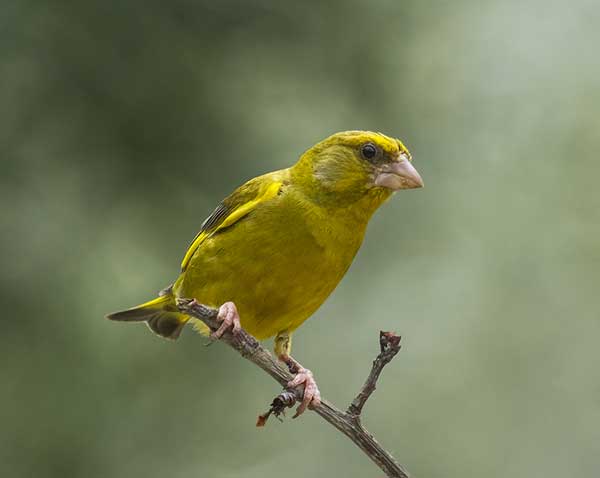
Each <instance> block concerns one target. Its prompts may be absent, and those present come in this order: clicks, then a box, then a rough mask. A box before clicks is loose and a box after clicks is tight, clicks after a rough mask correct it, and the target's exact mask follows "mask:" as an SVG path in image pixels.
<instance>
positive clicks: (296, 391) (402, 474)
mask: <svg viewBox="0 0 600 478" xmlns="http://www.w3.org/2000/svg"><path fill="white" fill-rule="evenodd" d="M177 305H178V307H179V310H180V311H181V312H183V313H185V314H188V315H191V316H192V317H195V318H197V319H199V320H201V321H202V322H204V323H205V324H206V325H207V326H208V327H210V328H211V329H212V330H216V329H217V328H218V327H219V322H217V319H216V317H217V310H215V309H212V308H209V307H206V306H204V305H202V304H199V303H198V302H196V301H195V300H193V299H178V300H177ZM221 341H222V342H225V343H226V344H227V345H229V346H230V347H232V348H233V349H235V350H236V351H237V352H238V353H239V354H240V355H242V357H244V358H245V359H247V360H250V361H251V362H252V363H254V364H255V365H258V366H259V367H260V368H261V369H263V370H264V371H265V372H266V373H268V374H269V375H270V376H271V377H272V378H273V379H275V380H276V381H277V382H278V383H279V384H280V385H281V386H282V387H283V388H284V390H283V392H281V393H280V394H279V395H278V396H277V397H275V399H274V400H273V403H272V404H271V409H270V410H269V411H268V412H267V413H265V414H264V415H261V416H260V417H259V419H258V422H257V426H262V425H264V424H265V422H266V420H267V418H268V417H269V416H270V415H271V414H274V415H276V416H279V415H280V414H281V413H283V411H284V409H285V408H287V407H292V406H293V405H294V404H295V403H296V402H298V401H301V400H302V395H303V393H304V387H303V386H299V387H295V388H293V389H289V388H287V384H288V382H289V381H290V380H291V379H292V378H293V377H292V375H291V374H290V372H289V371H288V370H287V368H284V367H283V366H282V365H280V364H279V363H278V362H277V360H275V359H274V358H273V356H272V355H271V354H270V353H269V352H268V351H267V350H266V349H265V348H264V347H262V346H261V345H260V344H259V343H258V341H257V340H256V339H255V338H254V337H252V336H251V335H250V334H248V333H247V332H246V331H245V330H243V329H242V330H241V331H240V332H239V333H237V334H236V335H233V334H232V333H231V332H230V331H227V332H225V334H223V336H222V337H221ZM379 343H380V349H381V352H380V353H379V355H378V356H377V358H376V359H375V360H374V361H373V368H372V369H371V373H370V374H369V376H368V378H367V380H366V382H365V384H364V385H363V387H362V389H361V391H360V392H359V394H358V395H357V396H356V398H355V399H354V400H353V401H352V403H351V405H350V407H349V408H348V411H347V412H346V413H344V412H342V411H341V410H339V409H338V408H336V407H335V406H333V405H332V404H331V403H329V402H328V401H326V400H321V404H320V405H318V406H316V407H312V408H311V409H312V410H313V411H314V412H315V413H316V414H317V415H319V416H320V417H321V418H323V419H324V420H325V421H327V422H328V423H329V424H330V425H332V426H334V427H335V428H337V429H338V430H339V431H340V432H342V433H343V434H344V435H346V436H347V437H348V438H350V440H352V441H353V442H354V443H355V444H356V445H357V446H358V447H359V448H360V449H361V450H362V451H363V452H364V453H365V454H366V455H367V456H368V457H369V458H370V459H371V460H372V461H373V462H374V463H375V464H376V465H377V466H378V467H379V468H380V469H381V470H382V471H383V472H384V473H385V474H386V476H388V477H390V478H408V473H407V472H406V471H405V470H404V469H403V468H402V466H401V465H400V464H399V463H398V462H397V461H396V460H395V459H394V457H393V456H392V455H391V454H390V453H389V452H388V451H386V450H385V449H384V448H383V447H382V446H381V445H380V444H379V443H378V442H377V441H376V440H375V438H374V437H373V435H371V434H370V433H369V432H368V431H367V430H366V429H365V428H364V427H363V426H362V424H361V421H360V414H361V412H362V409H363V407H364V405H365V403H366V401H367V400H368V398H369V397H370V396H371V394H372V393H373V391H374V390H375V384H376V382H377V379H378V378H379V375H380V374H381V371H382V370H383V367H385V365H387V364H388V363H389V362H390V361H391V360H392V359H393V358H394V356H395V355H396V354H397V353H398V351H399V350H400V337H399V336H397V335H395V334H394V333H392V332H381V333H380V337H379Z"/></svg>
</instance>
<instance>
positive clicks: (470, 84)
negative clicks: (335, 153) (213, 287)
mask: <svg viewBox="0 0 600 478" xmlns="http://www.w3.org/2000/svg"><path fill="white" fill-rule="evenodd" d="M599 44H600V4H599V3H598V2H597V0H587V1H586V0H577V1H573V2H559V1H542V0H526V1H511V0H509V1H499V0H498V1H490V2H485V1H484V2H481V1H476V0H457V1H454V2H442V1H439V2H424V1H417V0H411V1H392V0H378V1H346V2H343V1H341V0H338V1H329V2H276V1H273V0H272V1H264V0H263V1H253V2H244V1H240V0H225V1H221V2H214V1H213V2H211V1H196V2H191V1H188V0H172V1H169V2H165V1H156V0H146V1H143V2H142V1H135V0H130V1H119V2H117V1H107V0H103V1H100V0H88V1H85V2H74V1H66V0H56V1H53V2H49V1H46V2H33V1H27V0H23V1H19V2H13V1H6V0H3V1H2V2H1V3H0V161H1V169H0V200H1V203H0V204H1V206H0V207H1V211H2V213H1V215H0V221H1V224H0V226H1V228H0V231H1V236H0V258H1V268H0V281H1V283H0V285H1V288H0V300H1V302H2V308H3V312H2V319H1V320H2V322H1V323H2V328H1V331H0V377H1V380H0V392H1V393H0V475H1V476H6V477H36V478H37V477H52V478H53V477H61V478H62V477H86V478H95V477H102V478H104V477H111V478H120V477H138V476H145V477H162V476H168V477H181V478H184V477H196V476H207V477H227V478H238V477H240V478H241V477H254V476H256V477H266V478H268V477H276V476H286V477H287V478H300V477H305V476H356V477H359V476H361V477H367V476H373V477H375V476H379V475H380V474H381V473H380V472H379V470H377V469H376V468H374V466H373V465H372V464H371V463H370V462H369V461H368V460H367V458H365V457H364V456H363V455H362V454H361V453H360V452H359V451H358V450H357V449H355V448H354V446H353V445H352V444H351V443H350V442H349V441H347V440H346V439H345V438H344V437H343V436H342V435H340V434H339V433H337V432H335V431H334V430H333V429H331V428H330V427H329V426H328V425H326V424H325V423H323V422H322V421H321V420H320V419H319V418H318V417H316V416H314V415H313V414H310V413H309V414H307V415H306V416H304V417H303V418H302V419H300V420H297V421H291V420H290V419H287V420H285V422H284V423H283V424H281V423H278V422H277V421H275V420H273V421H272V422H270V423H269V424H268V426H267V428H266V429H256V428H255V427H254V422H255V419H256V416H257V415H258V414H259V413H261V412H264V411H265V409H266V408H267V405H268V403H269V401H270V400H271V399H272V398H273V396H275V395H276V394H277V393H278V391H279V388H278V386H277V385H276V384H275V383H274V382H273V381H272V380H270V379H269V378H268V377H267V376H266V375H265V374H264V373H262V372H260V371H259V370H257V369H256V368H254V367H253V366H252V365H251V364H249V363H246V362H243V361H242V360H241V359H240V358H239V357H238V356H236V355H234V354H233V353H232V352H231V351H230V350H228V349H226V348H225V347H223V346H220V345H218V344H216V345H213V346H211V347H208V348H207V347H204V343H205V339H203V338H201V337H200V336H198V335H195V334H193V333H192V331H191V330H188V331H186V333H184V335H183V337H182V338H181V339H180V340H179V341H178V342H176V343H170V342H167V341H163V340H161V339H159V338H157V337H154V336H153V335H152V334H150V332H149V331H148V330H147V329H146V328H145V327H143V326H136V325H123V324H118V323H113V322H109V321H106V320H104V318H103V316H104V314H106V313H108V312H111V311H114V310H118V309H122V308H125V307H129V306H132V305H135V304H137V303H139V302H142V301H144V300H147V299H149V298H151V297H153V296H154V295H155V294H156V292H157V291H158V290H160V289H161V288H162V287H164V286H166V285H168V284H169V283H170V282H171V281H172V280H174V279H175V277H176V276H177V273H178V265H179V261H180V259H181V257H182V256H183V253H184V251H185V248H186V246H187V244H188V243H189V241H190V240H191V239H192V238H193V236H194V234H195V233H196V231H197V230H198V228H199V226H200V224H201V222H202V221H203V219H204V218H205V217H206V216H207V215H208V214H209V213H210V212H211V210H212V209H213V208H214V206H215V205H216V204H217V203H218V202H219V201H220V200H221V199H222V198H223V197H224V196H225V195H227V194H228V193H229V192H231V191H232V190H233V189H234V188H235V187H236V186H238V185H239V184H241V183H243V182H244V181H245V180H247V179H249V178H251V177H254V176H256V175H259V174H262V173H264V172H267V171H270V170H273V169H278V168H282V167H287V166H289V165H290V164H292V163H293V162H294V161H295V159H296V158H297V157H298V155H299V154H300V153H301V152H302V151H303V150H305V149H306V148H308V147H310V146H311V145H312V144H314V143H316V142H317V141H319V140H320V139H322V138H324V137H325V136H327V135H329V134H331V133H333V132H336V131H339V130H347V129H369V130H376V131H382V132H384V133H386V134H389V135H393V136H397V137H400V138H402V139H403V141H404V142H405V144H406V145H407V146H408V148H409V149H410V150H411V152H412V153H413V156H414V164H415V166H416V167H417V168H418V170H419V171H420V172H421V175H422V176H423V178H424V180H425V184H426V187H425V188H424V189H422V190H418V191H404V192H401V193H399V194H397V195H396V196H395V197H394V198H393V199H392V200H391V201H390V202H389V203H387V204H386V205H385V206H384V207H383V208H382V209H381V210H380V211H379V212H378V213H377V215H376V217H375V218H374V219H373V221H372V223H371V226H370V229H369V231H368V234H367V238H366V241H365V244H364V246H363V248H362V249H361V252H360V253H359V255H358V257H357V259H356V261H355V263H354V265H353V266H352V268H351V270H350V271H349V273H348V275H347V277H346V278H345V280H344V281H343V283H342V284H341V285H340V286H339V288H338V289H337V291H336V292H335V293H334V295H333V296H332V297H331V299H330V300H329V301H328V302H327V303H326V304H325V305H324V306H323V307H322V308H321V310H320V311H319V312H318V313H317V314H316V315H315V317H313V318H312V319H311V320H309V321H308V322H307V323H306V324H305V325H304V326H303V327H302V328H301V330H300V331H299V332H298V333H297V334H296V336H295V347H294V352H295V355H296V356H297V357H298V359H299V360H300V361H302V362H303V363H304V364H305V365H306V366H308V367H310V368H311V369H313V371H314V372H315V374H316V377H317V380H318V382H319V384H320V387H321V390H322V392H323V394H324V396H325V397H327V398H328V399H330V400H332V401H333V402H335V403H336V404H338V405H340V406H345V405H346V404H348V403H349V401H350V400H351V398H352V396H353V394H354V393H355V392H356V391H357V390H358V388H359V386H360V385H361V384H362V382H363V380H364V378H365V377H366V374H367V371H368V369H369V366H370V361H371V360H372V359H373V357H374V356H375V354H376V351H377V335H378V331H379V330H380V329H384V330H387V329H390V330H395V331H397V332H398V333H400V334H401V335H402V336H403V343H404V346H403V349H402V351H401V353H400V355H399V356H398V358H397V359H396V360H395V361H394V362H393V363H392V365H390V366H389V367H388V368H387V369H386V370H385V371H384V374H383V376H382V381H381V383H380V386H379V387H378V389H377V392H375V394H374V396H373V397H372V399H371V400H370V401H369V403H368V404H367V407H366V409H365V418H364V420H365V424H366V425H367V427H368V428H369V429H370V430H371V431H372V432H373V433H374V434H375V435H376V436H377V437H378V439H379V440H380V441H381V442H382V444H383V445H385V446H386V447H387V448H388V449H390V450H391V451H392V452H393V453H394V454H395V456H396V457H397V458H398V459H399V460H400V461H401V462H402V463H403V464H404V465H405V466H406V467H407V468H408V470H409V471H410V472H411V473H413V474H414V475H415V476H420V477H471V476H472V477H487V478H493V477H501V476H517V477H542V476H544V477H548V476H577V477H595V476H598V473H599V472H600V381H599V379H598V363H599V359H600V348H599V345H598V344H599V343H600V320H599V319H600V294H599V291H600V288H599V287H600V191H599V186H598V184H599V183H598V181H599V179H598V178H599V177H600V162H599V160H598V151H599V150H600V134H599V132H600V81H599V78H600V62H599V60H598V45H599ZM268 345H269V347H270V344H268Z"/></svg>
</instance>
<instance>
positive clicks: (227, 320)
mask: <svg viewBox="0 0 600 478" xmlns="http://www.w3.org/2000/svg"><path fill="white" fill-rule="evenodd" d="M217 320H218V321H219V322H221V325H220V326H219V328H218V329H217V330H215V331H214V332H213V333H212V334H210V338H211V339H213V340H218V339H220V338H221V336H222V335H223V334H224V333H225V331H226V330H227V329H231V333H232V334H237V333H238V332H239V331H240V330H241V329H242V326H241V325H240V314H238V311H237V308H236V307H235V304H234V303H233V302H225V303H224V304H223V305H222V306H221V307H219V313H218V315H217Z"/></svg>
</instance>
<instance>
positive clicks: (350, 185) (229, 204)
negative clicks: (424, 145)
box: [108, 131, 423, 414]
mask: <svg viewBox="0 0 600 478" xmlns="http://www.w3.org/2000/svg"><path fill="white" fill-rule="evenodd" d="M411 161H412V159H411V155H410V153H409V152H408V150H407V149H406V147H405V146H404V145H403V144H402V142H401V141H400V140H398V139H394V138H390V137H388V136H385V135H383V134H381V133H373V132H369V131H345V132H340V133H336V134H334V135H332V136H330V137H328V138H326V139H325V140H323V141H321V142H319V143H318V144H316V145H315V146H313V147H312V148H310V149H309V150H307V151H306V152H305V153H304V154H302V155H301V156H300V159H299V160H298V162H297V163H296V164H294V165H293V166H292V167H290V168H287V169H282V170H279V171H274V172H272V173H268V174H265V175H263V176H259V177H256V178H254V179H251V180H250V181H248V182H247V183H245V184H244V185H242V186H240V187H239V188H238V189H236V190H235V191H234V192H233V193H232V194H231V195H230V196H228V197H227V198H226V199H225V200H224V201H223V202H222V203H221V204H219V206H218V207H217V208H216V209H215V210H214V211H213V213H212V214H211V215H210V216H209V217H208V218H207V219H206V220H205V221H204V223H203V224H202V226H201V227H200V232H199V233H198V234H197V235H196V237H195V238H194V240H193V241H192V243H191V245H190V246H189V248H188V250H187V252H186V253H185V256H184V257H183V261H182V263H181V274H180V275H179V277H178V278H177V280H176V281H175V282H174V283H173V284H172V285H171V286H169V287H167V288H166V289H165V290H163V291H162V292H160V295H159V297H158V298H156V299H153V300H151V301H149V302H146V303H144V304H141V305H139V306H137V307H134V308H131V309H128V310H124V311H121V312H115V313H113V314H110V315H108V318H109V319H112V320H119V321H133V322H145V323H146V324H147V325H148V326H149V327H150V329H151V330H152V331H153V332H154V333H156V334H158V335H160V336H162V337H166V338H169V339H176V338H177V337H178V336H179V334H180V333H181V330H182V328H183V327H184V325H185V324H187V323H188V322H189V323H193V324H194V326H195V328H196V329H197V330H198V331H200V332H201V333H203V334H210V333H211V331H210V330H209V329H208V328H207V327H206V326H205V325H204V323H202V322H200V321H199V320H197V319H194V318H192V317H189V316H187V315H184V314H182V313H180V312H179V310H178V308H177V305H176V299H177V298H179V297H181V298H195V299H196V300H197V301H198V302H200V303H202V304H205V305H207V306H211V307H215V308H218V309H219V314H218V317H217V318H218V320H219V321H220V322H221V324H220V327H219V329H218V330H216V331H214V332H212V334H211V336H212V337H213V338H215V339H217V338H219V337H220V336H221V335H222V334H223V333H224V332H225V331H226V330H227V329H231V330H232V332H233V333H236V332H237V331H238V330H239V328H240V327H243V328H244V329H245V330H246V331H247V332H248V333H250V334H252V335H254V336H255V337H256V338H257V339H266V338H269V337H275V353H276V355H277V356H278V357H279V358H280V359H281V360H282V361H284V362H285V363H286V364H287V365H288V367H289V368H290V371H292V372H293V373H295V374H296V376H295V378H294V380H293V382H291V385H293V386H297V385H300V384H304V400H303V402H302V404H301V405H300V407H299V409H298V412H297V413H298V414H299V413H301V412H302V411H304V409H305V408H306V407H307V406H308V405H309V404H310V403H311V402H312V403H313V404H316V403H319V400H320V394H319V391H318V388H317V386H316V383H315V381H314V378H313V376H312V373H311V372H310V371H309V370H308V369H306V368H304V367H302V366H301V365H300V364H299V363H298V362H296V361H295V360H294V359H293V358H292V357H291V355H290V352H291V335H292V333H293V332H294V331H295V330H296V329H297V328H298V327H299V326H300V325H301V324H302V323H303V322H304V321H305V320H306V319H308V318H309V317H310V316H311V315H312V314H313V313H314V312H315V311H316V310H317V309H318V308H319V306H320V305H321V304H322V303H323V302H324V301H325V300H326V299H327V297H328V296H329V295H330V294H331V292H332V291H333V290H334V289H335V287H336V286H337V284H338V283H339V282H340V280H341V279H342V277H343V276H344V274H345V273H346V271H347V270H348V268H349V267H350V264H351V263H352V260H353V259H354V256H355V255H356V253H357V251H358V249H359V247H360V245H361V243H362V241H363V237H364V234H365V230H366V227H367V223H368V222H369V219H370V218H371V216H372V215H373V213H374V212H375V210H377V208H378V207H379V206H381V205H382V204H383V203H384V202H385V201H386V200H387V199H388V198H389V197H390V196H391V195H392V194H393V193H394V192H395V191H398V190H400V189H413V188H420V187H422V186H423V181H422V179H421V177H420V175H419V173H418V172H417V171H416V169H415V168H414V167H413V165H412V163H411Z"/></svg>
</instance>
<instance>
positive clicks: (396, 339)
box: [347, 331, 400, 417]
mask: <svg viewBox="0 0 600 478" xmlns="http://www.w3.org/2000/svg"><path fill="white" fill-rule="evenodd" d="M379 347H380V349H381V352H380V353H379V355H378V356H377V358H376V359H375V360H373V368H372V369H371V373H370V374H369V376H368V377H367V380H366V382H365V384H364V385H363V387H362V388H361V390H360V392H358V395H357V396H356V398H355V399H354V400H352V403H351V404H350V406H349V407H348V411H347V413H348V414H349V415H352V416H355V417H360V414H361V412H362V409H363V407H364V406H365V403H367V400H368V399H369V397H370V396H371V394H372V393H373V392H374V391H375V388H376V384H377V380H378V379H379V374H381V371H382V370H383V367H385V366H386V365H387V364H388V363H390V361H391V360H392V359H393V358H394V357H395V356H396V354H397V353H398V352H400V336H399V335H396V334H394V333H392V332H384V331H381V332H379Z"/></svg>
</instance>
